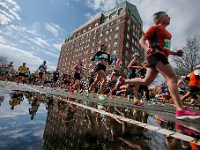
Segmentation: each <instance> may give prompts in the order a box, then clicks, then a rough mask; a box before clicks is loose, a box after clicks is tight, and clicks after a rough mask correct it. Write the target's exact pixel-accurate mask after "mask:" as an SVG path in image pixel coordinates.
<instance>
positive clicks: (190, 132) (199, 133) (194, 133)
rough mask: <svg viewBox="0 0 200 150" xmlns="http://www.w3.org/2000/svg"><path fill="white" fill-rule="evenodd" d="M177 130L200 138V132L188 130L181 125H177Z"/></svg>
mask: <svg viewBox="0 0 200 150" xmlns="http://www.w3.org/2000/svg"><path fill="white" fill-rule="evenodd" d="M176 130H179V131H181V132H182V133H184V134H187V135H191V136H192V135H193V136H198V137H200V132H198V131H195V130H192V129H190V128H187V127H185V126H183V125H181V124H179V123H176Z"/></svg>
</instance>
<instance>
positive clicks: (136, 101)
mask: <svg viewBox="0 0 200 150" xmlns="http://www.w3.org/2000/svg"><path fill="white" fill-rule="evenodd" d="M143 104H144V102H143V101H141V100H139V99H136V98H134V103H133V105H143Z"/></svg>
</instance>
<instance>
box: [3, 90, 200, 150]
mask: <svg viewBox="0 0 200 150" xmlns="http://www.w3.org/2000/svg"><path fill="white" fill-rule="evenodd" d="M0 103H1V106H0V149H4V150H10V149H20V150H23V149H24V150H27V149H34V150H37V149H61V150H65V149H75V150H76V149H77V150H79V149H80V150H82V149H103V150H107V149H109V150H112V149H114V150H118V149H119V150H120V149H142V150H157V149H158V150H160V149H161V148H162V149H163V150H165V149H171V150H175V149H180V150H181V149H190V148H191V146H197V145H196V144H193V143H192V142H188V140H191V139H197V140H198V139H199V138H200V131H199V128H198V127H199V126H198V124H196V123H190V122H183V121H179V122H173V121H168V120H166V118H167V117H166V118H164V119H163V118H161V117H160V116H159V115H157V114H156V115H155V114H152V113H150V114H147V113H145V112H142V111H140V110H138V109H135V108H120V107H115V106H108V105H103V104H96V103H91V102H84V101H82V100H73V99H72V100H71V101H70V102H67V100H65V101H63V99H62V98H61V97H53V96H52V95H45V94H42V95H41V94H39V93H33V92H22V91H13V92H11V93H5V92H2V93H0ZM78 104H79V105H78ZM88 106H89V107H88ZM105 111H106V112H107V113H105ZM161 129H163V130H161ZM168 133H169V134H168ZM177 133H179V136H177V135H178V134H177ZM176 136H177V137H176ZM198 148H200V147H198Z"/></svg>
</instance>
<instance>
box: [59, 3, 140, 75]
mask: <svg viewBox="0 0 200 150" xmlns="http://www.w3.org/2000/svg"><path fill="white" fill-rule="evenodd" d="M142 26H143V23H142V20H141V18H140V15H139V13H138V11H137V8H136V6H135V5H133V4H130V3H128V2H123V3H121V4H119V5H118V6H116V7H115V8H113V9H112V10H110V11H108V12H107V13H104V14H99V15H97V16H96V17H94V18H93V19H91V20H89V21H88V22H86V23H85V24H83V25H81V26H80V27H79V28H78V29H76V30H75V31H74V32H73V33H72V35H71V36H70V37H68V38H67V39H66V40H65V43H64V44H63V45H62V47H61V52H60V57H59V61H58V67H59V68H60V70H61V71H63V72H66V70H72V67H73V66H74V65H75V64H77V62H78V61H79V59H81V60H82V61H83V64H84V67H85V68H87V70H86V71H85V72H91V71H93V68H94V65H95V62H92V61H90V57H91V56H93V55H94V54H95V53H96V52H97V51H98V50H99V49H100V45H101V44H103V43H105V44H107V45H108V48H109V50H108V52H109V53H110V55H111V57H112V56H116V57H117V58H119V59H121V60H122V68H123V69H122V70H123V73H125V74H126V73H127V65H128V64H129V62H130V61H131V60H132V58H133V57H132V55H133V53H135V52H138V53H140V54H141V55H143V50H142V47H141V46H140V44H139V42H138V40H139V39H140V38H141V36H142V33H143V32H142ZM107 70H108V72H109V70H111V68H109V67H108V68H107Z"/></svg>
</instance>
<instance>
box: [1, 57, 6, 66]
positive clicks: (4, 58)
mask: <svg viewBox="0 0 200 150" xmlns="http://www.w3.org/2000/svg"><path fill="white" fill-rule="evenodd" d="M6 63H7V57H3V56H0V64H6Z"/></svg>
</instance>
